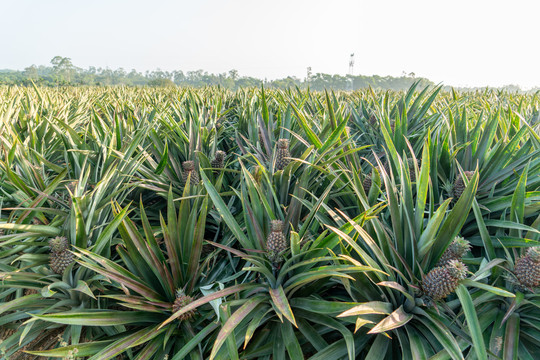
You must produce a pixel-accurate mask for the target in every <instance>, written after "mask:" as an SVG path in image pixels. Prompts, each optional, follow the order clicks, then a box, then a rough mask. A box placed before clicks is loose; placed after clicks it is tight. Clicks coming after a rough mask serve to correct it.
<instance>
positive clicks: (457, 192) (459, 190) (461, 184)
mask: <svg viewBox="0 0 540 360" xmlns="http://www.w3.org/2000/svg"><path fill="white" fill-rule="evenodd" d="M473 175H474V171H465V176H467V179H468V180H470V179H471V178H472V177H473ZM465 188H466V185H465V181H463V177H462V176H461V174H459V175H458V177H457V179H456V182H455V183H454V189H453V190H454V197H455V198H456V200H458V199H459V198H460V197H461V195H462V194H463V192H464V191H465Z"/></svg>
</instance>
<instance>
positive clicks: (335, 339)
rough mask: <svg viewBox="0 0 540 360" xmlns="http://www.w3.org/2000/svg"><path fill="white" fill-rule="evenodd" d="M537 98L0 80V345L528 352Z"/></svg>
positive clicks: (539, 291)
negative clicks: (27, 84)
mask: <svg viewBox="0 0 540 360" xmlns="http://www.w3.org/2000/svg"><path fill="white" fill-rule="evenodd" d="M539 107H540V99H539V98H538V97H537V96H536V95H517V94H510V93H505V92H496V91H486V92H474V93H473V92H471V93H457V92H451V93H444V92H441V88H439V87H437V88H425V89H418V88H417V86H416V85H413V86H412V87H411V89H409V91H407V92H382V91H373V90H371V89H366V90H364V91H357V92H335V93H334V92H322V93H321V92H311V91H309V90H299V89H289V90H287V91H282V90H272V91H269V90H267V89H264V88H262V89H240V90H238V91H236V92H231V91H228V90H224V89H221V88H205V89H189V88H167V89H151V88H146V89H138V88H100V87H96V88H85V89H82V88H56V89H49V88H39V87H33V88H18V87H0V129H1V132H0V359H38V358H51V359H54V358H64V359H75V358H80V359H91V360H98V359H137V360H142V359H156V360H157V359H159V360H161V359H169V360H180V359H314V360H315V359H373V358H377V359H428V358H435V359H443V358H445V359H446V358H449V359H465V358H467V359H474V358H478V359H487V358H490V359H499V358H505V359H507V358H508V359H510V358H513V359H536V358H539V357H540V325H539V324H540V307H539V301H540V213H539V211H540V195H539V194H540V133H539V131H540V115H539V114H540V112H539Z"/></svg>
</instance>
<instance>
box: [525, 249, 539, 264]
mask: <svg viewBox="0 0 540 360" xmlns="http://www.w3.org/2000/svg"><path fill="white" fill-rule="evenodd" d="M527 256H528V257H529V258H530V259H531V260H532V261H534V262H536V263H539V262H540V246H536V247H532V248H529V249H528V250H527Z"/></svg>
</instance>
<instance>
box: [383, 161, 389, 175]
mask: <svg viewBox="0 0 540 360" xmlns="http://www.w3.org/2000/svg"><path fill="white" fill-rule="evenodd" d="M384 171H385V172H386V174H387V175H388V176H390V163H389V162H388V161H386V162H385V163H384Z"/></svg>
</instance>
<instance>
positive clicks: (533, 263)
mask: <svg viewBox="0 0 540 360" xmlns="http://www.w3.org/2000/svg"><path fill="white" fill-rule="evenodd" d="M514 274H515V275H516V278H517V279H518V281H519V283H520V285H522V286H524V287H527V288H529V289H531V288H535V287H538V286H540V247H534V248H530V249H529V250H527V254H526V255H525V256H522V257H520V258H519V259H518V260H517V261H516V265H515V266H514Z"/></svg>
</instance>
